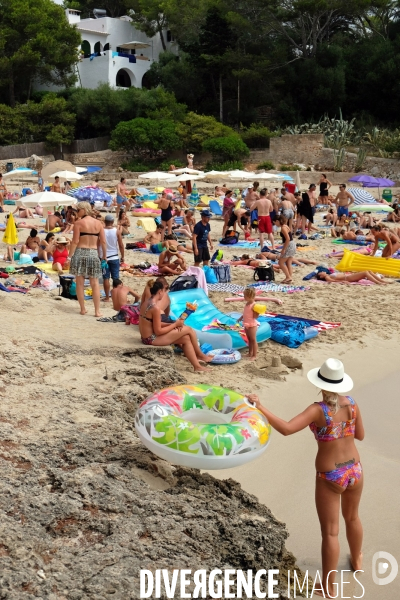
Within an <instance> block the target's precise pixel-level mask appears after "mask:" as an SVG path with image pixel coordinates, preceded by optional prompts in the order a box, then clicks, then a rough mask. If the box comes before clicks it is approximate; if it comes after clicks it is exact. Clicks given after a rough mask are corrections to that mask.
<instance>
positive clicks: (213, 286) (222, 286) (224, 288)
mask: <svg viewBox="0 0 400 600" xmlns="http://www.w3.org/2000/svg"><path fill="white" fill-rule="evenodd" d="M207 288H208V291H209V292H230V293H231V294H235V293H236V292H243V291H244V289H245V286H244V285H237V284H236V283H207Z"/></svg>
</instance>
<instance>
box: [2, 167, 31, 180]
mask: <svg viewBox="0 0 400 600" xmlns="http://www.w3.org/2000/svg"><path fill="white" fill-rule="evenodd" d="M35 174H37V171H35V170H34V169H25V168H22V169H13V170H12V171H8V173H4V175H3V179H18V178H20V179H23V178H24V177H25V176H26V175H35Z"/></svg>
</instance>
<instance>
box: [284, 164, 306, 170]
mask: <svg viewBox="0 0 400 600" xmlns="http://www.w3.org/2000/svg"><path fill="white" fill-rule="evenodd" d="M279 170H280V171H303V167H300V166H299V165H281V166H280V167H279Z"/></svg>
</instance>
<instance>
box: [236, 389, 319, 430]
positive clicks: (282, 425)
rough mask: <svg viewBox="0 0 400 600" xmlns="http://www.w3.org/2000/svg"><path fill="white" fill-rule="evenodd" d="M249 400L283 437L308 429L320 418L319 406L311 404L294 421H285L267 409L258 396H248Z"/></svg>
mask: <svg viewBox="0 0 400 600" xmlns="http://www.w3.org/2000/svg"><path fill="white" fill-rule="evenodd" d="M247 398H248V399H249V400H250V402H253V403H254V404H255V406H256V408H258V410H259V411H260V412H262V413H263V415H265V416H266V417H267V419H268V421H269V423H270V424H271V425H272V427H273V428H274V429H276V431H279V433H281V434H282V435H292V434H293V433H297V432H298V431H301V430H302V429H305V428H306V427H308V425H310V423H313V422H314V421H315V419H318V417H319V416H320V409H319V406H318V405H317V404H311V405H310V406H308V407H307V408H306V409H305V410H303V412H302V413H300V414H299V415H296V416H295V417H293V419H290V421H285V420H284V419H281V418H280V417H277V416H276V415H274V414H273V413H272V412H271V411H269V410H268V409H267V408H265V406H263V405H262V404H261V401H260V399H259V397H258V396H257V395H256V394H248V396H247Z"/></svg>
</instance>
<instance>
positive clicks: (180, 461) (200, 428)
mask: <svg viewBox="0 0 400 600" xmlns="http://www.w3.org/2000/svg"><path fill="white" fill-rule="evenodd" d="M135 428H136V432H137V434H138V436H139V438H140V439H141V441H142V442H143V444H144V445H145V446H146V447H147V448H148V449H149V450H151V452H153V453H154V454H156V455H157V456H159V457H160V458H163V459H164V460H168V461H169V462H171V463H173V464H175V465H182V466H184V467H194V468H197V469H207V470H212V469H230V468H232V467H237V466H240V465H243V464H245V463H247V462H250V461H251V460H254V459H255V458H257V457H258V456H260V455H261V454H262V453H263V452H264V451H265V450H266V448H267V446H268V444H269V439H270V435H271V426H270V424H269V423H268V420H267V418H266V417H265V416H264V415H263V414H262V413H261V412H260V411H259V410H258V409H256V408H255V407H254V406H253V405H252V404H251V403H250V402H249V401H248V400H247V398H246V397H245V396H242V395H241V394H238V393H237V392H234V391H232V390H227V389H225V388H221V387H215V386H211V385H206V384H198V385H180V386H176V387H171V388H166V389H164V390H161V391H159V392H156V393H154V394H152V395H151V396H149V398H147V400H145V401H144V402H142V404H141V405H140V406H139V408H138V410H137V413H136V417H135Z"/></svg>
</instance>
